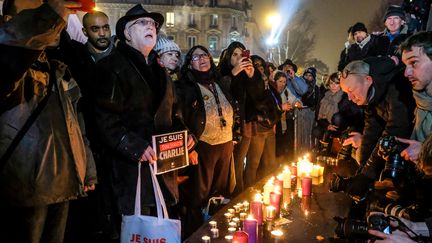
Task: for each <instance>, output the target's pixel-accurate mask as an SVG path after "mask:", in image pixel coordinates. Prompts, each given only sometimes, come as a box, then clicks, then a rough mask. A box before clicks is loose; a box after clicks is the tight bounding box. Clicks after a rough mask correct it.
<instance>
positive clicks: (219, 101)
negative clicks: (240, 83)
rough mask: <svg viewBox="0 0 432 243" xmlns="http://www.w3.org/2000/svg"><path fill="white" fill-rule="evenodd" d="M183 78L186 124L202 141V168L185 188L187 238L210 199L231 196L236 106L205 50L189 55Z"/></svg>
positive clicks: (180, 84) (194, 171) (179, 83)
mask: <svg viewBox="0 0 432 243" xmlns="http://www.w3.org/2000/svg"><path fill="white" fill-rule="evenodd" d="M181 77H182V78H181V79H180V80H179V81H177V82H176V86H177V90H178V95H179V98H180V99H181V100H182V111H183V117H184V121H185V123H186V126H187V127H188V128H189V130H190V132H192V133H193V134H194V135H195V136H196V138H197V139H198V144H197V145H196V147H195V150H196V152H197V153H198V165H197V166H194V167H192V168H191V171H190V179H189V180H188V181H187V182H186V184H185V185H184V187H183V188H182V189H183V190H184V191H183V192H184V193H183V196H184V198H181V203H182V204H183V205H185V206H186V211H187V212H186V213H185V215H184V218H182V222H183V223H184V236H186V237H187V236H188V235H190V234H191V233H192V232H194V231H195V230H196V229H197V228H198V227H199V226H201V224H202V223H203V219H202V215H201V208H203V207H205V206H206V204H207V202H208V200H209V198H211V197H214V196H221V195H222V196H227V195H228V194H229V190H228V189H229V188H228V185H229V183H227V181H228V178H229V172H230V162H231V156H232V152H233V141H232V139H233V133H232V127H233V123H234V113H235V108H234V107H235V104H234V101H233V100H232V99H231V96H230V95H229V93H228V92H226V91H224V90H223V89H222V88H221V86H220V85H219V84H218V82H219V81H220V78H221V76H220V75H219V73H218V72H217V71H216V66H215V64H214V62H213V58H212V56H211V55H210V53H209V51H208V50H207V48H205V47H204V46H199V45H198V46H194V47H192V48H191V49H190V50H189V52H188V53H187V54H186V56H185V62H184V65H183V67H182V69H181Z"/></svg>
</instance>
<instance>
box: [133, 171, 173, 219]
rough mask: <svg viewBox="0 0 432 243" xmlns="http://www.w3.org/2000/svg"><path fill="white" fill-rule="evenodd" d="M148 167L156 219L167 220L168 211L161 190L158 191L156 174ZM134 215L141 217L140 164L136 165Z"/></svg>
mask: <svg viewBox="0 0 432 243" xmlns="http://www.w3.org/2000/svg"><path fill="white" fill-rule="evenodd" d="M148 165H149V168H150V175H151V179H152V185H153V192H154V196H155V201H156V211H157V216H158V218H160V219H162V218H164V219H168V218H169V215H168V210H167V207H166V204H165V199H164V197H163V194H162V190H161V189H160V186H159V182H158V180H157V178H156V174H155V173H154V169H153V165H150V164H148ZM134 214H135V215H141V163H138V179H137V187H136V194H135V212H134Z"/></svg>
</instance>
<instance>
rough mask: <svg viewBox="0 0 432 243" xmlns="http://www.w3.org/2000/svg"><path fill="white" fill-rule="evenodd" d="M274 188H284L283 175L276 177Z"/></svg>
mask: <svg viewBox="0 0 432 243" xmlns="http://www.w3.org/2000/svg"><path fill="white" fill-rule="evenodd" d="M274 186H275V187H279V188H283V186H284V181H283V174H280V175H278V176H276V179H275V181H274Z"/></svg>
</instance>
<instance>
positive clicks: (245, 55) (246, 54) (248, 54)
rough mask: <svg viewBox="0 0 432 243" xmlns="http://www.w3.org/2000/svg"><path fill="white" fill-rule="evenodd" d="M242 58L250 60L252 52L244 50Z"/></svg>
mask: <svg viewBox="0 0 432 243" xmlns="http://www.w3.org/2000/svg"><path fill="white" fill-rule="evenodd" d="M242 57H246V58H250V50H243V52H242Z"/></svg>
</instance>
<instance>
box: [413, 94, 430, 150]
mask: <svg viewBox="0 0 432 243" xmlns="http://www.w3.org/2000/svg"><path fill="white" fill-rule="evenodd" d="M413 95H414V99H415V101H416V105H417V107H416V109H415V111H414V115H415V124H414V129H413V132H412V134H411V138H412V139H414V140H417V141H419V142H423V141H424V140H425V139H426V137H427V136H428V135H429V134H431V133H432V96H430V95H428V94H427V93H426V91H421V92H418V91H413Z"/></svg>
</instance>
